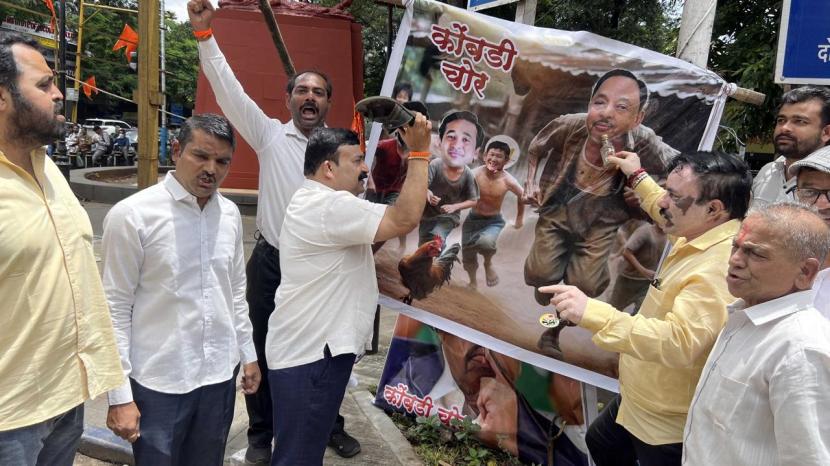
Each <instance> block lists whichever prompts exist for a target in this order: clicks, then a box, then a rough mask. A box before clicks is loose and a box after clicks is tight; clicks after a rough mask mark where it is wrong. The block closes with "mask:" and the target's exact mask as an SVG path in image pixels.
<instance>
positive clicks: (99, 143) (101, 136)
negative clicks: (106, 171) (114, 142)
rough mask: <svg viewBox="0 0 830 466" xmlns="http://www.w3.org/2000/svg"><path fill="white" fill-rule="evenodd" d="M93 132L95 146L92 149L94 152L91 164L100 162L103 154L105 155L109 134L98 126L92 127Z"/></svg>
mask: <svg viewBox="0 0 830 466" xmlns="http://www.w3.org/2000/svg"><path fill="white" fill-rule="evenodd" d="M93 132H94V133H95V136H94V137H93V140H94V141H95V147H94V148H93V150H94V151H95V152H93V153H92V165H93V166H95V165H100V164H101V163H102V162H101V160H102V159H103V158H104V155H106V154H107V152H108V151H109V150H110V135H109V133H108V132H107V131H106V130H105V129H102V128H101V127H100V126H96V127H95V128H93Z"/></svg>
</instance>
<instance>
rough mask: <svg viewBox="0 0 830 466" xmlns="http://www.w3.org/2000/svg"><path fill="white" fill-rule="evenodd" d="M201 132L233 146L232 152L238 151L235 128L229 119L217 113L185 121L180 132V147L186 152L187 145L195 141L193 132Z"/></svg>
mask: <svg viewBox="0 0 830 466" xmlns="http://www.w3.org/2000/svg"><path fill="white" fill-rule="evenodd" d="M197 129H198V130H201V131H204V132H205V133H206V134H208V135H210V136H213V137H215V138H216V139H219V140H220V141H225V142H227V143H228V144H230V145H231V150H236V138H235V136H234V134H233V126H231V122H230V121H228V119H227V118H225V117H223V116H222V115H217V114H215V113H200V114H194V115H193V116H191V117H190V118H188V119H187V120H184V123H182V127H181V129H180V130H179V138H178V139H179V147H180V148H181V150H184V148H185V146H187V143H188V142H190V141H192V140H193V130H197Z"/></svg>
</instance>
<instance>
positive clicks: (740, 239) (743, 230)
mask: <svg viewBox="0 0 830 466" xmlns="http://www.w3.org/2000/svg"><path fill="white" fill-rule="evenodd" d="M750 233H751V231H750V230H749V227H748V226H746V223H744V224H743V225H741V231H739V232H738V237H737V238H736V240H735V242H736V243H738V245H739V246H743V243H744V239H746V235H748V234H750Z"/></svg>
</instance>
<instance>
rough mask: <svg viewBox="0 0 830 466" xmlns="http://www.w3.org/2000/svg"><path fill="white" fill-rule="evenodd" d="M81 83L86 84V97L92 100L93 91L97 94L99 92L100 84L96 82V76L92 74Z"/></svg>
mask: <svg viewBox="0 0 830 466" xmlns="http://www.w3.org/2000/svg"><path fill="white" fill-rule="evenodd" d="M81 85H82V86H84V94H86V98H87V99H89V100H92V93H93V92H94V93H96V94H97V93H98V85H97V84H95V76H90V77H89V78H87V79H86V81H84V82H83V83H81Z"/></svg>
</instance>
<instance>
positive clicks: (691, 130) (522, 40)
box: [367, 0, 725, 465]
mask: <svg viewBox="0 0 830 466" xmlns="http://www.w3.org/2000/svg"><path fill="white" fill-rule="evenodd" d="M411 8H412V10H411V14H410V13H409V12H408V13H407V15H405V17H404V21H403V23H402V25H401V31H402V34H401V35H403V36H405V37H403V38H399V41H398V42H397V43H396V46H395V47H394V49H393V53H392V60H391V61H390V66H389V68H388V69H387V76H386V80H385V82H384V91H387V92H386V95H390V94H389V93H391V91H392V87H393V86H394V84H395V83H401V82H407V83H411V85H412V87H413V99H416V100H419V101H421V102H423V103H424V104H425V105H426V106H427V108H428V110H429V114H430V115H433V116H436V115H437V116H441V115H445V114H447V113H448V112H450V111H452V112H466V113H469V114H471V115H473V116H474V117H475V121H476V122H477V123H476V124H475V125H474V126H475V129H476V134H475V137H476V138H477V139H480V140H479V141H477V142H475V145H476V148H478V151H477V155H478V156H477V157H475V158H474V160H469V161H466V162H465V163H464V165H465V167H464V170H463V171H464V172H465V173H466V170H467V169H469V170H470V171H471V172H472V173H473V174H474V178H475V179H476V181H477V183H476V185H477V194H478V195H477V197H478V199H479V201H477V202H476V203H474V204H473V205H471V206H467V205H465V206H464V208H463V209H457V210H456V211H455V213H458V214H460V218H459V220H460V224H461V225H462V228H460V229H459V228H456V227H457V226H458V225H459V223H458V222H453V224H452V228H449V229H446V230H444V231H441V232H435V231H433V232H431V233H433V234H435V233H441V234H440V235H438V236H441V238H440V239H439V240H438V241H439V243H437V244H433V242H432V241H430V242H429V243H426V244H424V245H423V246H422V247H420V248H416V247H415V246H414V245H415V244H416V243H418V241H417V240H416V239H415V238H410V239H409V241H408V242H407V244H409V245H410V246H409V247H407V248H405V249H403V250H394V249H392V248H386V249H381V250H380V251H378V253H377V254H376V255H375V260H376V264H377V267H376V270H377V274H378V281H379V289H380V292H381V294H382V295H383V296H381V303H382V304H385V305H387V306H389V307H391V308H393V309H395V310H398V311H400V312H401V313H403V314H405V315H402V316H400V317H399V320H398V328H397V329H396V333H395V337H394V339H393V341H392V345H391V348H390V351H389V356H388V357H387V362H386V367H385V371H384V374H383V377H382V379H381V381H380V384H379V386H378V394H377V397H376V400H375V403H376V405H378V406H379V407H382V408H384V409H391V410H395V411H399V412H405V413H409V414H412V415H430V414H432V415H437V416H438V417H439V418H440V419H441V420H444V421H447V420H449V419H452V418H453V417H457V416H466V417H468V418H472V419H474V420H475V422H477V423H478V424H479V425H480V426H481V434H480V435H481V437H482V440H484V441H485V442H488V439H490V438H493V436H495V437H497V438H501V439H505V438H506V439H507V440H508V441H507V442H503V443H502V444H501V445H500V446H501V447H505V446H506V447H507V449H508V450H509V451H511V452H513V453H514V454H516V455H518V456H519V458H520V459H522V460H523V461H533V462H538V463H541V464H555V465H560V464H565V465H567V464H580V463H579V462H580V461H581V459H582V458H583V456H581V455H584V453H585V452H586V451H587V450H586V449H584V448H583V447H584V429H585V427H584V419H583V418H582V417H583V414H582V412H581V405H582V398H581V393H580V391H579V389H578V387H579V382H584V383H587V384H589V385H595V386H599V387H602V388H606V389H609V390H616V387H617V382H616V380H615V379H616V377H617V375H618V372H617V371H618V355H617V354H616V353H611V352H607V351H604V350H601V349H600V348H599V347H597V346H596V345H595V344H593V343H592V341H591V335H590V333H589V332H587V331H586V330H584V329H580V328H578V327H574V326H567V325H566V324H567V322H566V321H562V322H557V320H556V319H549V318H545V315H546V314H547V315H548V316H549V315H550V313H553V312H554V310H553V308H552V307H551V306H550V305H549V303H550V297H549V296H545V295H542V294H540V293H538V292H537V287H539V286H543V285H549V284H555V283H565V284H570V285H576V286H578V287H580V288H581V289H583V290H585V291H586V293H587V294H589V295H590V296H592V297H596V298H598V299H601V300H604V301H610V300H611V298H612V293H617V294H620V295H623V296H625V295H627V294H626V293H624V291H626V290H623V289H622V288H623V287H624V286H625V285H626V282H635V281H634V280H625V279H622V280H618V277H621V276H623V275H624V274H625V273H627V272H626V271H627V269H626V268H625V264H626V263H627V262H626V261H627V260H628V259H625V257H626V256H625V254H626V253H628V252H629V251H628V249H627V248H626V244H628V245H629V246H632V249H637V248H634V241H632V242H628V241H627V239H628V238H626V237H625V235H618V232H620V231H627V232H629V233H630V232H633V231H634V230H637V225H640V224H642V220H643V219H644V218H645V217H646V216H645V215H644V214H643V212H642V210H641V209H640V208H639V200H638V199H637V197H636V195H635V194H634V193H633V192H632V191H631V190H629V189H628V187H627V185H626V177H625V175H623V174H622V173H621V172H620V171H619V169H617V168H615V166H614V165H613V164H611V165H609V164H606V163H605V160H606V159H607V157H608V156H609V155H610V154H612V153H618V152H619V151H631V152H636V153H637V154H639V156H640V158H641V160H642V165H643V168H644V169H645V171H646V172H647V173H648V174H649V175H651V176H652V177H653V178H654V179H655V180H657V181H660V180H662V179H664V178H665V176H666V167H667V165H668V164H669V162H670V160H672V158H673V157H675V156H676V155H677V154H678V153H679V152H684V151H697V150H708V149H710V148H711V145H712V142H713V141H714V135H715V132H716V131H717V122H718V121H719V119H720V115H721V113H722V111H723V102H724V100H725V93H724V92H723V88H724V85H725V83H724V82H723V80H722V79H721V78H719V77H718V76H716V75H715V74H713V73H711V72H709V71H707V70H704V69H700V68H697V67H695V66H693V65H691V64H689V63H686V62H684V61H681V60H678V59H675V58H672V57H667V56H664V55H661V54H658V53H655V52H652V51H648V50H644V49H640V48H638V47H634V46H631V45H627V44H623V43H620V42H617V41H613V40H609V39H606V38H603V37H599V36H596V35H594V34H590V33H585V32H565V31H557V30H551V29H539V28H534V27H530V26H524V25H520V24H516V23H512V22H507V21H503V20H499V19H494V18H491V17H487V16H484V15H480V14H477V13H472V12H468V11H465V10H460V9H457V8H454V7H451V6H449V5H445V4H441V3H437V2H433V1H431V0H416V1H415V2H414V4H413V6H412V7H411ZM469 119H470V120H472V118H469ZM434 120H435V123H438V122H440V120H439V119H437V118H434ZM468 126H473V125H468ZM439 136H442V135H439ZM496 138H503V139H507V140H510V141H513V143H514V144H515V149H514V151H515V154H516V155H517V157H516V160H510V165H509V166H507V165H505V166H504V167H503V172H504V174H506V175H509V176H510V178H509V179H510V180H513V181H514V182H515V185H513V184H510V188H509V190H510V191H511V192H512V195H505V194H506V190H503V191H504V192H501V191H499V195H498V196H497V197H499V199H498V201H499V202H496V203H495V204H498V209H496V211H492V212H491V211H490V210H492V209H489V210H488V212H487V215H488V216H493V215H494V214H498V215H499V216H500V217H501V222H498V221H497V220H498V219H495V220H494V221H493V222H489V223H488V225H487V226H488V228H473V227H474V226H475V225H476V224H475V221H476V217H477V214H478V213H479V212H477V208H478V205H479V204H481V199H483V198H485V197H488V196H489V195H490V194H491V193H490V192H489V191H488V186H487V182H488V180H487V179H484V180H482V181H483V182H484V184H485V186H481V185H480V184H479V183H480V181H479V179H480V178H481V177H480V176H477V175H481V174H482V173H483V170H486V169H487V168H488V166H491V165H492V163H493V159H488V158H487V150H486V149H487V142H488V141H490V140H491V139H496ZM372 150H373V149H372V145H371V144H370V145H369V147H368V154H367V158H371V155H372ZM433 152H434V154H433V156H434V157H435V159H436V160H440V159H441V158H442V157H443V156H444V155H445V154H443V153H442V152H443V151H442V150H441V149H440V148H438V147H437V146H435V147H434V149H433ZM499 161H500V160H499ZM454 166H455V168H456V170H457V171H459V172H461V171H462V170H461V167H460V166H458V164H457V163H456V164H455V165H454ZM440 205H441V204H440V202H439V203H437V206H438V207H440ZM467 207H470V208H467ZM459 210H460V212H459ZM512 218H515V219H516V222H517V224H518V225H519V226H521V227H520V228H504V227H503V223H504V219H512ZM490 223H492V225H490ZM522 224H523V225H522ZM465 225H469V226H466V227H465ZM490 226H492V227H493V228H492V233H493V234H492V235H490V236H489V237H487V238H486V239H485V241H475V242H474V241H471V240H472V237H473V236H476V240H480V239H481V236H480V235H477V233H478V232H479V231H487V230H488V229H489V227H490ZM658 233H659V232H657V231H655V230H654V229H650V228H647V229H644V230H643V231H641V232H640V233H638V235H657V234H658ZM410 236H414V234H411V235H410ZM424 239H425V238H424ZM637 241H638V244H639V243H640V242H642V243H655V244H657V243H659V242H661V241H663V239H662V238H659V237H655V238H645V239H642V238H640V239H638V240H637ZM484 243H486V247H485V248H481V247H480V246H482V245H483V244H484ZM456 244H459V245H460V246H461V251H460V253H459V251H458V250H457V249H456V248H455V245H456ZM448 245H451V246H448ZM465 245H467V248H466V251H465ZM465 253H466V254H465ZM629 255H630V254H629ZM652 255H655V254H652ZM478 256H482V258H481V259H483V265H484V269H485V274H484V279H485V281H484V283H485V284H486V285H487V286H481V284H479V283H478V277H477V276H476V272H477V268H478V265H479V263H478V261H479V259H480V258H479V257H478ZM657 257H659V254H657ZM612 258H613V260H611V259H612ZM458 259H462V260H461V261H459V260H458ZM458 262H462V263H461V264H458V267H455V268H454V265H456V264H457V263H458ZM652 262H653V261H652ZM411 263H418V264H421V265H422V267H423V269H422V270H423V271H424V272H423V273H421V274H410V273H406V274H403V276H402V273H401V272H402V271H405V270H406V267H405V265H406V264H411ZM648 267H653V268H655V269H656V268H659V266H658V265H657V264H654V263H651V262H650V263H649V265H648ZM649 270H651V269H649ZM628 275H630V273H629V274H628ZM618 281H619V282H620V286H619V287H615V285H616V283H617V282H618ZM425 282H428V283H425ZM471 284H474V286H470V285H471ZM635 284H636V285H637V286H640V285H641V284H640V283H635ZM416 291H417V292H416ZM628 294H631V295H632V296H634V297H636V295H637V290H631V292H630V293H628ZM403 297H405V304H402V303H401V302H400V299H401V298H403ZM636 311H637V306H636V305H635V306H628V312H636ZM621 312H622V311H621ZM554 315H555V314H554ZM410 318H414V319H416V320H412V319H410ZM532 374H546V375H543V376H541V377H542V378H543V379H544V382H542V381H538V380H537V382H536V385H537V386H540V387H545V388H544V391H545V396H544V397H540V396H537V395H538V393H536V392H538V389H534V388H532V387H531V386H530V385H525V384H524V378H525V377H529V376H530V375H532ZM574 387H577V388H576V389H574ZM496 393H500V395H499V396H498V399H499V400H500V401H499V403H495V402H493V401H492V400H494V399H496V398H495V394H496ZM534 393H536V394H535V395H534ZM563 420H566V422H564V423H563ZM545 426H547V427H548V428H549V429H550V430H549V431H548V432H547V434H546V435H542V434H539V435H537V434H538V433H540V432H543V431H544V428H545ZM551 426H553V427H551ZM562 426H565V427H564V428H563V427H562ZM559 429H561V430H562V431H563V434H562V435H560V436H558V437H556V438H558V439H562V438H563V437H564V438H566V439H567V442H565V441H564V440H559V442H561V444H560V445H557V448H549V447H550V440H551V439H552V438H554V437H555V436H556V433H555V432H553V431H554V430H555V431H556V432H558V431H559ZM580 429H582V430H581V431H580ZM534 439H537V440H534ZM563 445H564V446H563ZM571 447H573V449H571ZM556 451H558V452H559V454H558V456H557V454H553V456H551V454H552V453H553V452H556ZM567 452H570V453H572V454H566V453H567Z"/></svg>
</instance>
